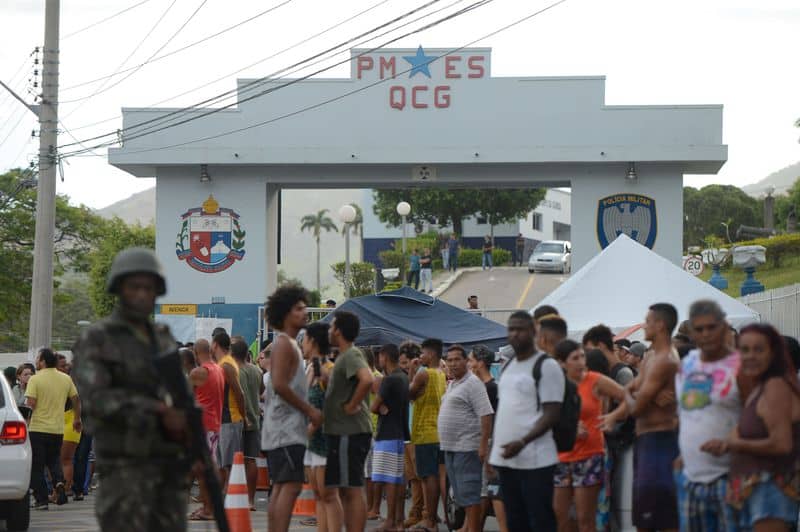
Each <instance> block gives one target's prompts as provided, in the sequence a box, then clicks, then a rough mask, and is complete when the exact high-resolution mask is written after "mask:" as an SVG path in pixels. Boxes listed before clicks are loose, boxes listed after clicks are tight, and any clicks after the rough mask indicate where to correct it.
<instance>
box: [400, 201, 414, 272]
mask: <svg viewBox="0 0 800 532" xmlns="http://www.w3.org/2000/svg"><path fill="white" fill-rule="evenodd" d="M410 213H411V204H410V203H408V202H407V201H401V202H400V203H398V204H397V214H399V215H400V218H402V220H403V262H402V264H401V267H400V274H401V276H402V275H403V274H405V269H406V231H407V229H406V226H407V225H408V223H407V221H406V220H407V217H408V215H409V214H410ZM401 279H402V277H401Z"/></svg>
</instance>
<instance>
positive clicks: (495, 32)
mask: <svg viewBox="0 0 800 532" xmlns="http://www.w3.org/2000/svg"><path fill="white" fill-rule="evenodd" d="M491 1H493V0H485V1H484V2H480V4H481V5H485V4H486V3H489V2H491ZM566 1H567V0H558V1H556V2H553V3H551V4H549V5H547V6H545V7H544V8H541V9H539V10H537V11H534V12H532V13H530V14H528V15H526V16H524V17H521V18H519V19H517V20H515V21H513V22H511V23H509V24H506V25H505V26H502V27H500V28H498V29H496V30H493V31H491V32H489V33H487V34H485V35H482V36H480V37H478V38H477V39H474V40H472V41H470V42H468V43H466V44H464V45H462V46H459V47H458V48H454V49H452V50H448V51H447V52H445V53H443V54H440V55H438V56H435V57H434V59H432V60H431V61H429V63H432V62H433V61H436V60H437V59H441V58H442V57H445V56H447V55H449V54H453V53H456V52H459V51H461V50H463V49H465V48H467V47H469V46H472V45H474V44H476V43H478V42H480V41H483V40H485V39H488V38H490V37H494V36H495V35H498V34H500V33H502V32H504V31H507V30H509V29H511V28H513V27H516V26H518V25H520V24H522V23H524V22H527V21H528V20H530V19H532V18H534V17H536V16H538V15H540V14H542V13H545V12H546V11H549V10H551V9H553V8H555V7H557V6H559V5H561V4H563V3H564V2H566ZM477 7H480V6H477ZM465 9H466V8H465ZM449 18H452V15H449V16H448V17H445V18H443V19H440V20H439V21H436V22H433V23H430V24H428V25H426V26H424V27H422V28H420V29H418V30H415V31H414V32H411V33H410V34H413V33H418V32H420V31H424V30H425V29H429V28H431V27H434V26H436V25H438V24H439V23H441V22H443V21H444V20H448V19H449ZM406 36H408V35H404V36H402V37H400V38H403V37H406ZM391 42H394V40H392V41H390V43H391ZM356 57H358V56H356ZM353 59H355V58H353ZM412 69H413V67H411V68H408V69H406V70H404V71H402V72H400V74H406V73H408V72H411V70H412ZM390 79H392V78H386V79H379V80H377V81H375V82H373V83H370V84H367V85H365V86H363V87H359V88H357V89H353V90H352V91H349V92H346V93H344V94H341V95H339V96H336V97H333V98H329V99H327V100H324V101H322V102H318V103H316V104H313V105H310V106H307V107H304V108H301V109H298V110H296V111H292V112H290V113H286V114H283V115H280V116H277V117H275V118H272V119H269V120H265V121H262V122H257V123H255V124H250V125H248V126H244V127H241V128H237V129H234V130H230V131H225V132H222V133H218V134H215V135H209V136H206V137H202V138H198V139H193V140H189V141H186V142H181V143H177V144H171V145H168V146H159V147H156V148H146V149H142V150H132V151H130V152H128V154H134V153H145V152H151V151H160V150H165V149H171V148H177V147H180V146H186V145H188V144H193V143H195V142H203V141H207V140H213V139H216V138H220V137H224V136H227V135H232V134H234V133H241V132H243V131H248V130H250V129H255V128H258V127H262V126H265V125H268V124H271V123H274V122H277V121H279V120H283V119H286V118H290V117H293V116H296V115H299V114H302V113H305V112H307V111H311V110H314V109H318V108H320V107H323V106H325V105H328V104H330V103H334V102H337V101H339V100H343V99H344V98H347V97H349V96H352V95H353V94H357V93H360V92H363V91H365V90H367V89H370V88H372V87H375V86H377V85H380V84H383V83H386V82H387V81H389V80H390ZM154 132H155V131H154ZM146 134H147V133H145V135H146ZM132 138H137V137H135V136H134V137H131V139H132ZM107 145H108V144H106V146H107ZM97 147H103V146H97ZM97 147H95V148H97ZM74 153H80V151H76V152H74ZM65 156H69V154H67V155H65Z"/></svg>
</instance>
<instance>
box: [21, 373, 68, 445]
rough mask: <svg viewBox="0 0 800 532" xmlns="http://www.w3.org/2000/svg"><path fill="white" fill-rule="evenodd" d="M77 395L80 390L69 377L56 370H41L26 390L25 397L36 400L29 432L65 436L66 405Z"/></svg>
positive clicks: (32, 378)
mask: <svg viewBox="0 0 800 532" xmlns="http://www.w3.org/2000/svg"><path fill="white" fill-rule="evenodd" d="M76 395H78V390H77V389H76V388H75V383H74V382H72V379H71V378H70V377H69V375H66V374H65V373H61V372H60V371H58V370H57V369H56V368H45V369H42V370H39V371H38V372H37V373H36V375H34V376H33V377H31V380H29V381H28V387H27V388H26V389H25V397H30V398H32V399H36V407H35V408H34V409H33V416H31V424H30V426H29V427H28V430H30V431H31V432H46V433H47V434H64V404H66V402H67V399H69V398H70V397H75V396H76Z"/></svg>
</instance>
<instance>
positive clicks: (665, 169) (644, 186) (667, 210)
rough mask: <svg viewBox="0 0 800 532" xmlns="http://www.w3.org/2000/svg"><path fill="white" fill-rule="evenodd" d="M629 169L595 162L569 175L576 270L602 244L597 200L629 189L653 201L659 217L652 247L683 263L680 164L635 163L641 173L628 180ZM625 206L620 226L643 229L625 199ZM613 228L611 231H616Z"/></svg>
mask: <svg viewBox="0 0 800 532" xmlns="http://www.w3.org/2000/svg"><path fill="white" fill-rule="evenodd" d="M627 170H628V169H627V165H608V166H606V167H597V166H595V167H591V168H587V170H586V171H585V172H583V173H581V174H577V175H574V176H573V177H572V178H571V183H572V231H571V233H572V239H571V241H572V271H573V272H575V271H577V270H578V269H580V268H581V267H582V266H584V265H585V264H586V263H587V262H589V261H590V260H591V259H592V258H593V257H594V256H595V255H597V254H598V253H600V251H602V249H603V247H602V244H601V240H603V239H601V238H600V235H599V233H598V231H599V229H600V227H599V225H600V224H599V223H598V211H599V210H600V205H599V202H600V201H601V200H602V199H604V198H609V197H620V198H622V197H625V196H628V195H631V196H637V195H638V196H642V197H643V198H649V199H651V200H654V201H655V219H651V220H650V223H655V224H656V226H655V239H654V241H653V246H652V249H653V250H654V251H656V252H657V253H659V254H660V255H661V256H663V257H665V258H667V259H668V260H670V261H672V262H673V263H674V264H675V265H677V266H680V265H681V257H682V249H683V189H682V184H683V175H682V174H681V172H680V170H679V169H678V168H676V167H670V166H667V165H651V166H648V165H641V164H636V173H637V176H638V177H637V179H636V180H635V181H630V180H627V179H626V178H625V176H626V174H627ZM637 208H638V207H637ZM621 209H622V211H621V215H622V216H620V217H618V218H617V222H618V223H619V224H620V225H621V226H627V227H631V226H632V227H635V228H639V229H640V230H643V229H644V227H643V226H642V224H643V221H642V220H641V219H637V217H635V216H633V217H631V216H627V214H629V210H628V209H629V207H628V206H627V205H621ZM626 224H627V225H626ZM613 229H614V228H612V234H615V231H614V230H613ZM616 229H619V228H616ZM629 236H630V235H629ZM606 239H607V238H606ZM612 240H613V237H612Z"/></svg>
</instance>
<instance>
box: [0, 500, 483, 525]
mask: <svg viewBox="0 0 800 532" xmlns="http://www.w3.org/2000/svg"><path fill="white" fill-rule="evenodd" d="M256 499H257V500H256V507H257V508H258V511H256V512H250V517H251V524H252V528H253V530H254V531H263V530H266V529H267V512H266V510H267V499H266V493H265V492H262V491H259V492H257V493H256ZM195 506H197V505H196V504H192V505H191V507H192V508H193V507H195ZM382 511H383V515H385V512H386V509H385V506H384V508H383V510H382ZM439 511H440V512H441V507H440V510H439ZM440 515H441V514H440ZM302 519H305V518H295V519H293V520H292V526H291V528H290V530H291V531H292V532H300V531H302V532H311V531H313V530H316V528H314V527H308V526H303V525H302V524H300V521H301V520H302ZM379 524H380V521H374V522H373V521H369V522H367V530H372V529H374V528H376V527H377V526H378V525H379ZM445 529H446V527H445V526H444V525H440V527H439V530H440V531H442V532H443V531H444V530H445ZM5 530H6V528H5V523H4V522H3V521H0V531H2V532H5ZM29 530H30V531H32V532H53V531H56V530H57V531H59V532H78V531H80V532H89V531H96V530H99V529H98V527H97V521H96V520H95V517H94V494H90V495H89V496H87V497H86V498H85V499H84V500H83V501H80V502H74V501H70V502H69V503H68V504H66V505H64V506H56V505H54V504H51V505H50V509H49V510H47V511H37V512H34V511H31V527H30V529H29ZM189 530H190V531H191V532H211V531H216V530H217V527H216V525H214V524H213V523H210V522H196V521H195V522H190V523H189ZM485 530H486V531H487V532H491V531H497V530H498V528H497V521H495V519H494V518H491V517H490V518H489V519H487V521H486V528H485Z"/></svg>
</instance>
